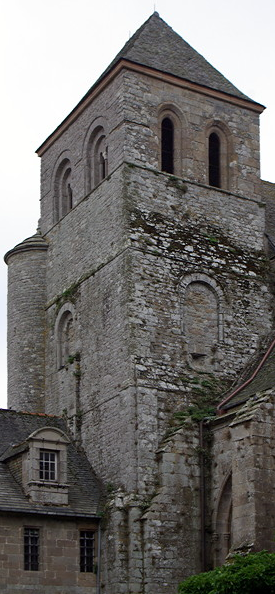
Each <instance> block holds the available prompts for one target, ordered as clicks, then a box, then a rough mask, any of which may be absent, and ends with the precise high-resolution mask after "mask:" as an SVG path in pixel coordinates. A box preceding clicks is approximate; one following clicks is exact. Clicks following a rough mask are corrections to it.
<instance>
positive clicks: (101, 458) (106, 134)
mask: <svg viewBox="0 0 275 594" xmlns="http://www.w3.org/2000/svg"><path fill="white" fill-rule="evenodd" d="M262 110H263V107H262V106H261V105H259V104H257V103H255V102H254V101H252V100H251V99H249V98H248V97H246V96H245V95H244V94H243V93H241V92H240V91H239V90H237V89H236V88H235V87H234V86H233V85H232V84H231V83H230V82H229V81H227V80H226V79H225V78H224V77H223V76H222V75H221V74H220V73H219V72H217V71H216V70H215V69H214V68H213V67H212V66H211V65H210V64H209V63H208V62H206V60H205V59H204V58H203V57H202V56H200V55H199V54H198V53H197V52H196V51H195V50H193V49H192V48H191V47H190V46H189V45H188V44H187V43H186V42H185V41H183V40H182V39H181V38H180V37H179V36H178V35H177V34H176V33H175V32H174V31H173V30H172V29H171V28H170V27H169V26H168V25H167V24H166V23H164V22H163V20H162V19H161V18H160V17H159V15H158V13H156V12H155V13H154V14H153V15H152V16H151V17H150V18H149V19H148V20H147V21H146V23H144V25H143V26H142V27H141V28H140V29H139V30H138V31H137V32H136V33H135V35H134V36H133V37H132V38H131V39H130V40H129V42H128V43H127V44H126V45H125V47H124V48H123V49H122V51H121V52H120V53H119V54H118V55H117V56H116V58H115V59H114V61H113V62H112V63H111V65H110V66H109V67H108V68H107V70H106V71H105V72H104V73H103V74H102V76H101V77H100V78H99V79H98V81H97V82H96V83H95V84H94V85H93V86H92V87H91V89H90V90H89V91H88V93H87V94H86V95H85V97H84V98H83V99H82V100H81V101H80V102H79V104H78V105H77V106H76V107H75V109H74V110H73V111H72V112H71V113H70V114H69V115H68V117H67V118H66V119H65V120H64V121H63V122H62V123H61V124H60V126H59V127H58V128H57V129H56V130H55V131H54V132H53V133H52V134H51V136H49V138H48V139H47V140H46V141H45V142H44V143H43V144H42V145H41V147H40V148H39V149H38V151H37V152H38V155H39V156H40V157H41V235H40V236H39V238H36V239H35V240H34V238H31V244H33V243H35V242H36V243H35V245H36V246H38V247H39V250H40V251H39V250H38V251H35V252H34V248H33V247H32V245H29V244H28V245H29V247H30V248H31V249H29V250H28V251H24V252H23V250H22V246H23V245H25V244H24V243H23V244H20V246H19V247H18V246H17V247H16V248H14V250H11V251H10V252H9V253H8V255H7V258H6V260H7V262H8V264H9V268H11V265H13V266H14V273H13V272H12V273H11V277H10V285H9V295H10V302H11V303H13V305H12V306H10V308H11V309H9V328H10V330H9V333H10V334H9V336H11V335H12V333H13V334H14V331H13V330H12V328H13V324H14V322H13V320H17V334H16V339H13V340H11V339H10V347H9V348H10V365H9V369H10V378H11V379H10V386H11V388H10V390H11V392H10V396H9V398H10V401H9V405H10V406H11V407H12V408H14V409H15V410H20V409H21V408H22V407H23V406H24V408H27V409H28V410H30V409H35V411H40V410H42V409H43V410H44V411H45V412H46V413H49V414H51V413H53V414H57V415H65V417H66V419H67V421H68V424H69V427H70V429H71V431H72V432H73V434H74V436H75V439H76V440H77V442H78V443H79V444H80V445H81V446H82V447H83V448H84V449H85V451H86V453H87V456H88V458H89V460H90V462H91V464H92V466H93V468H94V469H95V471H96V473H97V475H98V476H99V477H100V478H101V479H102V481H103V483H104V484H105V486H106V489H107V491H108V492H109V502H108V513H107V520H106V525H105V532H104V534H105V536H104V538H103V547H102V556H103V562H102V585H104V589H103V590H102V591H104V592H106V594H120V593H121V594H122V593H129V594H130V593H139V594H153V593H155V592H158V594H171V592H174V591H176V588H177V583H178V582H179V581H180V580H181V579H183V577H186V576H187V575H189V574H190V573H195V572H198V571H200V570H201V569H202V568H203V567H204V566H205V562H207V559H206V558H207V557H208V558H209V559H210V563H211V547H210V548H209V551H208V552H205V546H204V544H203V542H204V541H205V539H204V536H203V534H204V532H205V521H206V520H205V517H204V514H203V510H202V508H203V505H204V503H203V501H202V499H203V497H202V492H203V490H204V491H205V485H204V475H203V472H202V464H201V459H200V458H201V456H200V452H201V451H202V449H203V445H202V442H201V435H200V431H199V426H198V424H197V423H194V422H193V421H192V419H189V422H185V423H182V424H180V422H179V421H180V419H183V418H185V414H186V411H187V412H188V411H190V410H191V409H192V410H199V409H201V410H202V412H203V410H204V407H205V410H206V409H207V406H209V405H210V404H211V403H212V404H213V401H214V400H215V398H217V395H218V394H219V393H220V394H222V392H223V391H224V390H225V388H227V386H228V385H229V384H230V382H232V381H233V380H234V379H235V378H236V377H237V376H238V374H239V373H240V372H241V371H242V370H243V368H244V367H245V365H246V364H247V363H248V361H249V359H250V358H251V357H252V356H253V355H255V354H256V353H257V349H258V348H259V344H260V342H261V339H262V338H263V337H264V336H265V335H266V334H267V333H268V332H269V331H270V330H271V326H272V312H271V295H270V292H269V286H268V277H267V268H266V259H265V253H264V225H265V221H264V215H265V211H264V207H263V203H262V201H261V188H260V177H259V115H260V113H261V112H262ZM27 247H28V246H27ZM34 255H36V256H37V257H38V256H39V258H41V259H42V260H43V262H41V263H40V261H39V262H37V270H39V274H41V278H39V279H38V277H37V282H38V284H39V288H38V289H37V291H38V295H39V297H38V299H37V300H36V299H33V298H32V297H31V298H30V300H28V290H27V293H26V294H25V293H24V286H25V285H24V283H21V281H20V270H21V259H22V258H25V259H26V262H25V263H23V265H22V266H23V267H24V270H26V272H27V273H28V274H29V275H31V274H32V269H31V267H30V261H31V259H32V258H33V257H34ZM22 270H23V268H22ZM16 282H17V287H16V289H15V288H14V287H15V284H16ZM18 283H19V285H18ZM20 291H22V293H21V298H18V294H20ZM27 303H28V307H27V308H26V304H27ZM35 308H36V309H37V310H39V315H38V317H36V318H35V320H36V321H35V328H36V331H38V335H39V338H38V343H39V346H38V344H37V348H38V350H39V352H40V353H41V349H44V353H43V354H44V360H43V365H42V364H40V363H39V362H38V359H37V358H35V365H36V367H35V371H36V377H38V375H39V376H40V375H41V373H42V369H43V373H44V382H43V384H44V385H43V391H42V389H41V390H40V391H39V394H40V396H41V395H42V392H43V394H44V396H43V406H42V405H41V397H40V399H39V398H38V399H37V404H36V401H35V400H34V401H32V400H30V401H29V403H28V402H27V401H25V400H26V399H27V397H26V399H25V396H24V400H23V397H22V393H23V392H22V390H21V386H22V385H23V386H27V388H26V390H25V391H24V394H25V395H26V394H27V392H28V389H29V393H30V394H31V393H32V391H33V389H34V388H33V385H34V383H35V381H36V380H35V378H33V377H32V375H31V374H30V373H29V369H30V362H27V364H25V366H24V365H23V364H22V365H20V368H18V372H17V375H15V376H14V377H15V380H13V379H12V378H13V374H14V371H13V370H14V369H15V368H16V363H17V361H16V359H17V356H18V355H17V351H18V347H19V345H21V344H24V340H25V341H26V337H31V336H33V330H34V329H33V323H32V320H33V316H34V311H35ZM14 310H16V311H15V313H14ZM22 319H23V320H24V324H22V325H21V322H22ZM14 341H15V342H14ZM23 363H24V361H23ZM43 366H44V367H43ZM14 383H15V384H16V385H14ZM30 398H31V397H30ZM190 407H191V409H190ZM205 414H207V413H206V412H205ZM215 480H217V481H218V479H215ZM220 480H221V481H223V480H224V477H221V479H220ZM206 514H207V510H206ZM210 515H211V514H210ZM237 532H238V530H237V527H235V529H234V531H233V534H234V535H235V536H236V538H237ZM231 545H232V546H233V547H234V542H233V543H232V542H231ZM205 559H206V561H205Z"/></svg>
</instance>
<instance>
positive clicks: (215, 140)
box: [208, 132, 221, 188]
mask: <svg viewBox="0 0 275 594" xmlns="http://www.w3.org/2000/svg"><path fill="white" fill-rule="evenodd" d="M208 161H209V162H208V170H209V185H210V186H214V187H215V188H220V187H221V146H220V139H219V137H218V134H216V133H215V132H212V133H211V134H210V136H209V141H208Z"/></svg>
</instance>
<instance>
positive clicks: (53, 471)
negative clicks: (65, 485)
mask: <svg viewBox="0 0 275 594" xmlns="http://www.w3.org/2000/svg"><path fill="white" fill-rule="evenodd" d="M39 478H40V480H41V481H56V480H57V452H53V451H49V450H40V459H39Z"/></svg>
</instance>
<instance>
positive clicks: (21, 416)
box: [0, 409, 101, 517]
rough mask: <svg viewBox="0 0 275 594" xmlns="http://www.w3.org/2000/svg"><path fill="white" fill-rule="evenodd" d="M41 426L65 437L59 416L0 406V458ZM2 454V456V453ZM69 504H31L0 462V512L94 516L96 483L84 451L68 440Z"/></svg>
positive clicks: (19, 446) (98, 497)
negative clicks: (61, 433) (1, 407)
mask: <svg viewBox="0 0 275 594" xmlns="http://www.w3.org/2000/svg"><path fill="white" fill-rule="evenodd" d="M42 427H55V428H57V429H61V430H62V431H63V432H64V433H65V434H66V435H67V436H68V437H69V438H70V436H69V435H68V429H67V427H66V424H65V422H64V420H63V419H61V418H59V417H55V416H51V415H42V414H31V413H21V412H15V411H12V410H5V409H0V438H1V439H0V459H1V458H2V459H3V458H5V457H6V456H7V454H9V455H10V454H11V452H12V446H15V447H14V453H17V454H18V453H19V451H20V449H24V442H25V441H26V439H27V438H28V437H29V435H30V434H31V433H33V432H34V431H36V430H37V429H41V428H42ZM5 454H6V456H5ZM68 484H69V503H68V505H67V506H58V505H47V506H43V505H42V504H35V503H32V502H31V501H30V500H29V499H28V497H26V496H25V494H24V492H23V489H22V487H21V485H20V484H19V483H18V482H17V481H16V480H15V478H14V477H13V476H12V474H11V473H10V471H9V469H8V466H7V464H6V463H5V462H3V461H1V462H0V511H13V512H23V513H39V514H47V515H62V516H73V517H76V516H81V517H83V516H85V517H96V516H97V514H98V512H99V507H100V501H101V489H100V483H99V481H98V479H97V478H96V476H95V473H94V472H93V470H92V468H91V466H90V464H89V462H88V460H87V458H86V456H85V454H84V453H83V452H82V451H81V450H80V449H77V448H76V447H75V445H74V444H73V442H72V441H71V442H70V444H69V445H68Z"/></svg>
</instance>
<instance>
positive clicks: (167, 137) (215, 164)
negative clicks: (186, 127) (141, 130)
mask: <svg viewBox="0 0 275 594" xmlns="http://www.w3.org/2000/svg"><path fill="white" fill-rule="evenodd" d="M171 110H172V108H171ZM180 127H181V124H180V118H179V116H176V115H175V114H174V113H171V115H170V113H169V111H168V113H167V114H166V113H165V114H164V115H163V118H162V120H161V127H160V135H161V159H160V166H161V170H162V171H164V172H165V173H172V174H173V173H176V174H178V175H181V160H182V155H181V131H180ZM207 143H208V146H207V154H208V163H206V168H207V176H206V183H207V184H209V186H212V187H215V188H224V189H227V187H228V166H227V161H228V155H227V153H228V147H227V144H228V143H227V134H226V132H223V125H222V123H219V124H217V125H214V126H211V128H210V132H209V133H208V135H207Z"/></svg>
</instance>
